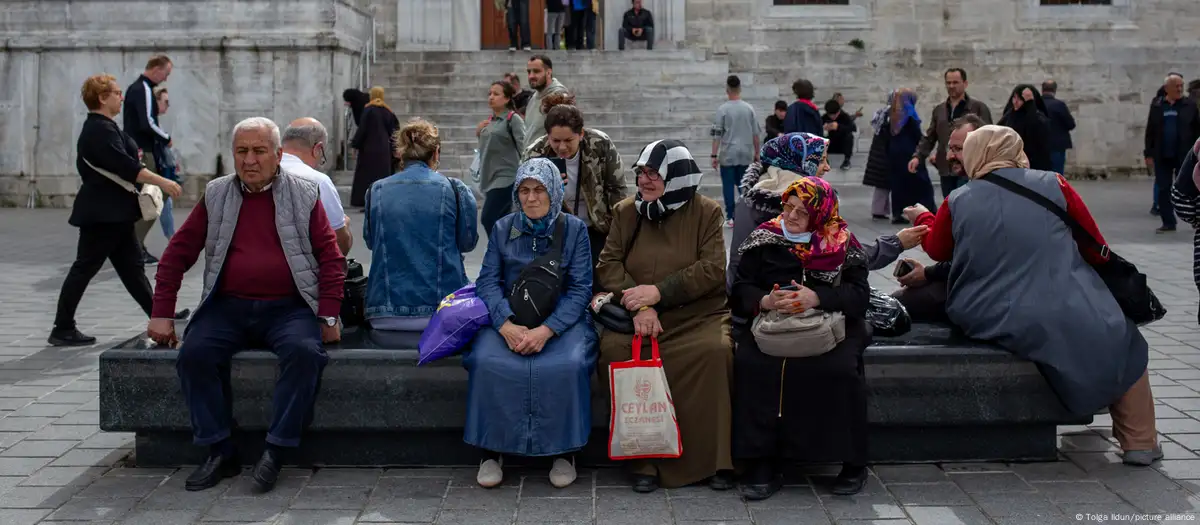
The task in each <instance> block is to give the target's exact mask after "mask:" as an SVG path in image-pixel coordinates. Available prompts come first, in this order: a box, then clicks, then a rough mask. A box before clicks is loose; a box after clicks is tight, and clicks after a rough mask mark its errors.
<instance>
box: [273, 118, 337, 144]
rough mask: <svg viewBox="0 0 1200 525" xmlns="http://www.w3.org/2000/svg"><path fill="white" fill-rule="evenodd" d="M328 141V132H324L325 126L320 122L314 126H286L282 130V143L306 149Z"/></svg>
mask: <svg viewBox="0 0 1200 525" xmlns="http://www.w3.org/2000/svg"><path fill="white" fill-rule="evenodd" d="M328 141H329V132H328V131H325V126H324V125H322V124H321V123H320V122H316V123H314V124H305V125H303V126H288V127H287V129H285V130H283V142H284V143H285V144H288V143H293V142H295V143H299V144H302V145H303V146H304V147H306V148H311V147H313V146H316V145H317V144H318V143H321V142H328Z"/></svg>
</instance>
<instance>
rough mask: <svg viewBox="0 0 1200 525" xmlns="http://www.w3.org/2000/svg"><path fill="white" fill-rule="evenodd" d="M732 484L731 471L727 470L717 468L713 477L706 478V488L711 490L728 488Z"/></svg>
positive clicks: (730, 487) (731, 486)
mask: <svg viewBox="0 0 1200 525" xmlns="http://www.w3.org/2000/svg"><path fill="white" fill-rule="evenodd" d="M733 486H734V484H733V473H732V472H730V471H728V470H718V471H717V473H716V474H714V475H713V477H711V478H708V488H710V489H713V490H729V489H732V488H733Z"/></svg>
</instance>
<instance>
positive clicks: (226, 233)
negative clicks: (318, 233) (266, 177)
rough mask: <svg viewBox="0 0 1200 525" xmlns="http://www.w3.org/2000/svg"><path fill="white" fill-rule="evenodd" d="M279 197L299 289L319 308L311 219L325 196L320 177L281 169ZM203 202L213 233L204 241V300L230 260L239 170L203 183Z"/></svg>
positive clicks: (279, 219) (284, 239)
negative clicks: (310, 177)
mask: <svg viewBox="0 0 1200 525" xmlns="http://www.w3.org/2000/svg"><path fill="white" fill-rule="evenodd" d="M271 193H272V198H273V200H274V201H275V230H276V231H277V232H278V233H279V240H280V242H281V243H282V244H283V253H284V255H285V256H287V264H288V267H289V268H291V270H292V279H293V280H295V282H296V289H297V290H300V296H301V297H303V298H304V302H306V303H308V307H309V308H312V311H313V313H314V314H315V313H316V312H317V273H318V266H317V259H316V257H314V256H313V253H312V240H311V238H310V237H309V230H308V224H309V221H310V220H311V219H312V212H313V209H314V208H315V207H316V205H317V200H318V199H319V198H320V191H319V190H318V188H317V184H316V183H315V182H312V181H309V180H305V179H301V178H300V177H297V176H295V175H291V174H289V173H288V172H286V171H283V170H280V171H279V175H278V176H276V177H275V181H274V182H273V183H272V184H271ZM204 206H205V208H206V209H207V210H208V233H207V236H206V238H205V240H204V291H203V292H202V293H201V295H200V305H201V307H203V306H204V302H205V301H206V300H207V299H208V296H209V294H211V293H212V291H213V287H214V286H216V283H217V278H218V277H220V275H221V270H222V267H223V266H224V265H225V255H226V254H227V253H228V252H229V244H230V243H231V242H232V241H233V231H234V228H235V227H236V226H237V221H238V213H240V212H241V210H242V185H241V181H239V180H238V178H237V176H236V175H225V176H224V177H218V178H216V179H213V180H212V181H210V182H209V183H208V185H207V186H205V188H204Z"/></svg>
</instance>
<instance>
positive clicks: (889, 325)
mask: <svg viewBox="0 0 1200 525" xmlns="http://www.w3.org/2000/svg"><path fill="white" fill-rule="evenodd" d="M867 322H869V323H871V327H872V328H873V329H874V334H875V335H878V336H881V337H896V336H898V335H904V334H907V333H908V331H909V330H912V318H911V317H909V315H908V310H907V309H906V308H904V305H903V304H900V300H899V299H896V298H895V297H892V296H891V295H888V294H885V293H883V292H881V291H879V290H876V289H875V288H871V300H870V304H868V305H867Z"/></svg>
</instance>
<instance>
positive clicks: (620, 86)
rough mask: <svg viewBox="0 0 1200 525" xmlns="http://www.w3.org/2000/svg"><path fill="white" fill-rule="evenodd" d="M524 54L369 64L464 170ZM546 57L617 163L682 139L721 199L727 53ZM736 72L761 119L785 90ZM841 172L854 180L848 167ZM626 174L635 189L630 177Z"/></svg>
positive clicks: (424, 56)
mask: <svg viewBox="0 0 1200 525" xmlns="http://www.w3.org/2000/svg"><path fill="white" fill-rule="evenodd" d="M529 55H530V53H527V52H517V53H510V52H507V51H479V52H424V53H421V52H383V53H380V54H379V55H378V61H377V62H376V63H375V64H373V65H372V66H371V73H372V79H373V80H372V81H373V83H375V84H376V85H382V86H383V87H384V89H385V90H386V91H387V102H388V104H389V105H390V106H391V107H392V109H393V110H394V111H396V115H397V117H399V118H400V121H401V122H404V121H406V120H408V119H409V118H411V117H416V116H420V117H423V118H426V119H428V120H430V121H432V122H433V123H434V124H435V125H437V126H438V128H439V131H440V132H441V137H442V154H441V165H440V166H439V168H438V171H440V172H442V173H443V174H445V175H447V176H451V177H459V178H464V179H466V178H468V177H467V175H466V172H467V168H468V167H469V166H470V165H471V159H472V155H473V152H474V150H475V148H476V147H477V144H478V141H477V139H476V137H475V126H476V125H477V124H478V123H479V122H480V121H481V120H483V119H484V118H487V116H488V115H489V113H490V110H489V109H488V107H487V93H488V89H489V86H490V85H491V83H492V82H493V81H496V80H501V79H502V78H503V75H504V74H505V73H507V72H517V73H518V74H520V75H521V76H522V78H524V77H525V73H524V71H525V66H526V61H527V60H528V57H529ZM548 56H549V57H550V58H551V60H552V61H553V62H554V76H555V78H557V79H558V80H559V81H560V82H562V83H563V84H564V85H566V86H567V88H568V89H570V90H571V92H572V93H574V94H575V95H576V103H577V104H578V105H579V107H580V109H581V110H582V111H583V114H584V121H585V126H587V127H590V128H596V129H600V130H602V131H604V132H605V133H607V134H608V136H609V137H611V138H612V140H613V142H614V143H615V144H616V146H617V149H618V151H619V152H620V154H621V160H622V163H623V164H625V165H630V164H632V162H633V160H634V159H635V158H636V157H637V155H638V154H639V153H640V152H641V149H642V147H643V146H645V145H646V144H647V143H649V142H651V141H654V140H658V139H665V138H675V139H679V140H682V141H684V142H685V143H686V144H687V145H688V148H689V149H691V150H692V155H693V156H694V157H695V158H696V162H697V163H698V164H699V165H700V167H701V169H702V170H703V171H704V172H705V177H704V183H703V185H702V187H701V192H702V193H703V194H705V195H707V196H709V197H713V198H716V199H717V200H718V201H719V200H720V195H721V181H720V177H719V175H718V174H717V173H716V170H713V169H712V166H711V164H710V161H709V155H710V153H711V148H712V139H711V137H710V135H709V128H710V126H711V122H712V117H713V114H714V112H715V111H716V108H717V106H718V105H720V104H721V103H722V102H724V101H725V100H726V96H725V88H724V86H725V77H726V76H728V75H729V62H728V61H727V60H726V59H724V58H721V57H714V58H709V57H706V56H705V52H704V51H700V50H655V51H645V50H627V51H623V52H615V51H607V52H606V51H572V52H566V51H551V52H549V53H548ZM739 76H740V77H741V79H742V84H743V88H742V97H743V99H745V100H746V101H747V102H749V103H750V104H752V105H753V106H754V107H755V109H756V111H758V113H759V118H766V116H767V115H768V114H770V111H771V110H772V106H773V104H774V103H775V101H776V100H778V99H780V98H781V97H780V94H781V93H782V92H781V89H780V86H777V85H767V86H756V85H754V79H753V75H752V74H739ZM524 83H525V82H523V84H524ZM783 91H788V90H787V89H786V88H785V89H784V90H783ZM782 98H784V99H790V98H791V97H790V96H789V97H782ZM865 123H866V122H865V121H864V122H863V124H865ZM860 149H862V151H863V153H862V154H860V155H857V156H856V157H859V158H858V159H857V163H856V166H855V167H856V168H861V165H862V163H863V162H865V149H866V148H865V147H863V148H860ZM840 162H841V159H840V156H839V158H837V159H830V163H831V164H833V165H834V166H835V170H834V173H833V174H831V176H830V178H831V179H834V178H835V177H837V173H838V170H837V169H836V166H837V164H838V163H840ZM347 169H348V170H350V171H342V172H337V173H336V174H335V182H336V183H337V184H338V186H339V189H340V190H341V192H342V196H343V201H344V202H348V195H349V187H350V183H351V180H352V178H353V165H351V166H349V167H348V168H347ZM856 171H857V170H856ZM845 175H846V178H847V179H849V180H853V181H854V182H857V179H856V176H855V175H853V174H852V172H846V173H845ZM857 177H858V178H859V179H860V178H861V174H859V175H857ZM626 180H627V182H628V184H629V187H630V189H631V191H632V188H633V177H632V176H627V177H626Z"/></svg>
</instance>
